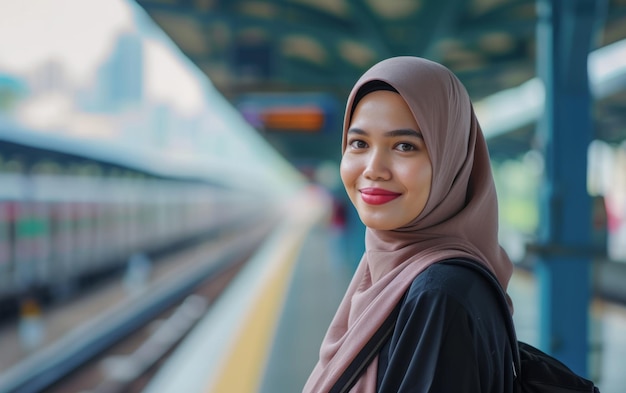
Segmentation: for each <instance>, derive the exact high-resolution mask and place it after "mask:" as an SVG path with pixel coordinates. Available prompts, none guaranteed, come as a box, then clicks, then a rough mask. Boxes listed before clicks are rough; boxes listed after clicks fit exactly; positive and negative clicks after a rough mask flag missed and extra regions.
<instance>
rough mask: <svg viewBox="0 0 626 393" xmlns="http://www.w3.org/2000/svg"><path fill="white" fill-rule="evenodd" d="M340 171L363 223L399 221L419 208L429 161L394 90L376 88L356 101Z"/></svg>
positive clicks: (375, 225) (377, 225)
mask: <svg viewBox="0 0 626 393" xmlns="http://www.w3.org/2000/svg"><path fill="white" fill-rule="evenodd" d="M340 172H341V180H342V181H343V184H344V186H345V188H346V191H347V192H348V196H349V197H350V200H351V201H352V203H353V204H354V206H355V207H356V210H357V212H358V213H359V217H360V218H361V221H363V223H364V224H365V225H366V226H367V227H369V228H372V229H379V230H391V229H397V228H400V227H403V226H405V225H406V224H408V223H409V222H411V221H413V219H415V217H417V216H418V215H419V214H420V212H421V211H422V210H423V209H424V206H425V205H426V201H427V200H428V195H429V193H430V183H431V179H432V165H431V163H430V156H429V155H428V151H427V150H426V145H425V144H424V139H423V138H422V133H421V131H420V129H419V126H418V124H417V122H416V120H415V118H414V117H413V114H412V113H411V111H410V110H409V107H408V106H407V104H406V102H405V101H404V99H403V98H402V97H401V96H400V95H399V94H397V93H395V92H391V91H386V90H378V91H374V92H372V93H369V94H367V95H366V96H365V97H363V98H362V99H361V101H360V102H359V103H358V104H357V106H356V108H355V110H354V114H353V116H352V119H351V123H350V126H349V129H348V134H347V144H346V150H345V152H344V154H343V157H342V159H341V167H340Z"/></svg>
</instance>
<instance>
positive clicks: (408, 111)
mask: <svg viewBox="0 0 626 393" xmlns="http://www.w3.org/2000/svg"><path fill="white" fill-rule="evenodd" d="M342 152H343V155H342V160H341V166H340V172H341V179H342V181H343V184H344V187H345V189H346V191H347V193H348V196H349V198H350V200H351V202H352V204H354V206H355V208H356V210H357V212H358V214H359V217H360V219H361V221H362V222H363V223H364V224H365V226H366V233H365V253H364V254H363V256H362V258H361V261H360V263H359V266H358V267H357V270H356V272H355V274H354V277H353V278H352V281H351V283H350V285H349V287H348V289H347V292H346V294H345V297H344V299H343V300H342V302H341V304H340V305H339V308H338V310H337V312H336V314H335V317H334V318H333V320H332V322H331V325H330V327H329V329H328V331H327V333H326V336H325V338H324V340H323V342H322V345H321V349H320V358H319V360H318V363H317V365H316V366H315V368H314V370H313V372H312V374H311V375H310V377H309V379H308V381H307V383H306V385H305V387H304V392H306V393H310V392H314V393H322V392H329V391H334V390H333V386H335V385H336V384H337V382H338V380H343V379H344V378H346V374H345V371H346V369H347V368H348V366H349V364H350V363H351V362H352V361H353V359H354V358H355V357H357V354H359V352H360V351H361V350H362V348H363V347H365V346H366V344H367V343H368V342H371V339H372V337H373V336H374V335H375V334H376V333H377V331H378V330H379V327H380V326H381V325H383V323H384V321H385V320H386V319H387V318H388V317H389V316H390V315H391V318H392V319H393V320H394V321H395V325H393V330H392V331H391V334H390V336H389V337H388V338H387V339H385V340H383V341H382V342H381V348H380V349H379V350H376V351H374V355H373V360H372V361H371V363H369V365H366V366H365V369H364V371H363V372H361V373H356V374H354V375H352V377H353V379H354V380H355V381H356V382H355V384H354V386H353V387H352V388H351V389H350V392H359V393H370V392H372V393H373V392H381V393H391V392H393V393H398V392H438V393H443V392H455V393H462V392H476V393H478V392H480V393H489V392H492V393H507V392H512V391H513V380H514V372H513V368H512V361H513V354H512V349H511V344H510V343H509V337H508V334H507V330H506V324H505V319H504V317H505V315H503V314H502V312H501V308H500V306H499V304H500V303H499V301H500V300H499V298H498V293H497V292H495V291H494V290H493V287H492V284H490V283H489V282H488V281H487V280H486V279H485V278H484V277H483V276H482V275H481V274H480V273H478V272H476V271H475V270H473V269H471V268H469V267H467V266H462V265H458V264H453V263H450V262H451V261H452V260H455V259H457V260H458V259H463V260H465V261H471V262H470V263H480V264H483V265H484V266H486V267H487V268H488V269H489V270H491V271H492V272H493V273H494V274H495V275H496V277H497V279H498V281H499V282H500V284H501V285H502V287H503V288H504V289H505V290H506V288H507V284H508V281H509V279H510V277H511V274H512V271H513V265H512V263H511V261H510V259H509V257H508V255H507V254H506V252H505V251H504V250H503V249H502V247H501V246H500V245H499V243H498V205H497V197H496V190H495V186H494V181H493V176H492V172H491V166H490V160H489V153H488V151H487V145H486V142H485V138H484V136H483V133H482V131H481V128H480V125H479V123H478V120H477V119H476V116H475V114H474V110H473V106H472V103H471V101H470V98H469V95H468V93H467V91H466V90H465V88H464V87H463V85H462V84H461V82H460V81H459V80H458V79H457V77H456V76H455V75H454V74H453V73H452V72H451V71H450V70H448V69H447V68H446V67H444V66H442V65H440V64H437V63H434V62H432V61H429V60H426V59H422V58H417V57H408V56H406V57H395V58H390V59H387V60H383V61H381V62H380V63H378V64H376V65H374V66H373V67H372V68H370V69H369V70H368V71H367V72H366V73H365V74H364V75H363V76H362V77H361V78H360V79H359V80H358V81H357V83H356V85H355V86H354V88H353V89H352V92H351V93H350V95H349V98H348V102H347V106H346V113H345V118H344V126H343V137H342ZM507 300H508V302H509V308H510V310H511V312H512V310H513V306H512V303H511V301H510V298H508V299H507ZM366 364H367V363H366ZM348 379H349V378H348ZM336 388H337V386H335V387H334V389H336Z"/></svg>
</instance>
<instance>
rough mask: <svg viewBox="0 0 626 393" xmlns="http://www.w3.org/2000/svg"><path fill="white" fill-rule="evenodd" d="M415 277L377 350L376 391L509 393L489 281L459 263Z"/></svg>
mask: <svg viewBox="0 0 626 393" xmlns="http://www.w3.org/2000/svg"><path fill="white" fill-rule="evenodd" d="M420 276H421V277H419V276H418V277H419V278H418V279H416V281H415V282H414V283H413V285H412V286H411V288H410V289H409V291H408V292H407V295H406V297H405V299H404V301H403V304H402V306H401V309H400V314H399V316H398V320H397V324H396V327H395V330H394V333H393V335H392V337H391V338H390V340H389V341H388V342H387V343H386V344H385V346H384V347H383V348H382V350H381V352H380V355H379V365H378V392H379V393H406V392H411V393H413V392H415V393H428V392H434V393H442V392H444V393H445V392H455V393H486V392H498V393H502V392H508V391H510V390H511V389H512V385H511V386H510V387H509V386H508V385H510V375H509V374H510V373H511V372H512V370H508V368H510V367H508V366H507V365H510V364H511V355H510V353H509V352H510V347H509V345H508V336H507V333H506V328H505V325H504V322H503V319H502V316H501V312H500V311H499V308H498V304H497V301H496V299H495V298H494V296H493V293H492V291H491V288H490V287H489V285H488V284H486V283H485V282H484V280H481V279H480V277H476V276H475V275H474V274H473V273H472V272H469V271H468V270H467V269H465V268H459V267H451V266H437V267H434V268H433V267H430V268H428V269H427V270H426V271H425V272H423V273H422V274H421V275H420ZM507 367H508V368H507Z"/></svg>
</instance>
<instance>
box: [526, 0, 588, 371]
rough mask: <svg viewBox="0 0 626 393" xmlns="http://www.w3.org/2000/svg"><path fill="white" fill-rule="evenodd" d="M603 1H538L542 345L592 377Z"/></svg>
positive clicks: (538, 262)
mask: <svg viewBox="0 0 626 393" xmlns="http://www.w3.org/2000/svg"><path fill="white" fill-rule="evenodd" d="M598 3H599V1H597V0H538V4H537V5H538V8H537V11H538V17H539V22H538V28H537V50H538V52H537V59H538V60H537V71H538V74H539V76H540V77H541V79H542V80H543V83H544V85H545V93H546V94H545V98H546V101H545V113H544V114H543V117H542V118H541V120H540V122H539V128H538V133H539V134H538V136H539V140H540V142H541V143H542V145H543V152H544V157H545V179H544V180H545V182H544V184H543V190H542V202H541V208H542V214H541V220H542V222H541V229H540V233H539V244H538V245H537V248H536V251H537V267H536V277H537V280H538V289H539V291H540V293H539V299H540V305H539V308H540V313H539V315H540V342H539V346H540V347H541V348H542V349H543V350H545V351H546V352H548V353H550V354H552V355H553V356H555V357H557V358H558V359H560V360H562V361H563V362H565V363H566V364H567V365H568V366H570V367H571V368H572V369H573V370H574V371H576V372H578V373H580V374H582V375H587V374H588V364H587V359H588V352H589V337H588V336H589V328H588V325H589V303H590V297H591V282H590V266H591V262H592V260H591V252H590V250H591V247H590V232H591V203H590V198H589V195H588V192H587V184H586V173H587V147H588V145H589V142H590V141H591V138H592V116H591V98H590V91H589V82H588V75H587V55H588V53H589V52H590V50H591V42H592V36H593V30H594V27H595V18H596V6H597V4H598Z"/></svg>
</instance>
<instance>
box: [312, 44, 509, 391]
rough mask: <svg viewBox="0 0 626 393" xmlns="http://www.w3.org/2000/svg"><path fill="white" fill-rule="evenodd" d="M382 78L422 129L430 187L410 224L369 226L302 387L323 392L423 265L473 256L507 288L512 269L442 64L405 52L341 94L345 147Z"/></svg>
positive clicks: (467, 120)
mask: <svg viewBox="0 0 626 393" xmlns="http://www.w3.org/2000/svg"><path fill="white" fill-rule="evenodd" d="M380 82H384V83H385V84H388V85H389V86H391V87H393V88H394V89H395V90H396V91H397V92H398V93H399V94H400V95H401V96H402V98H403V99H404V100H405V101H406V103H407V104H408V106H409V108H410V110H411V111H412V113H413V116H414V117H415V119H416V121H417V123H418V125H419V127H420V130H421V132H422V134H423V137H424V142H425V145H426V148H427V150H428V153H429V155H430V159H431V164H432V171H433V174H432V184H431V192H430V195H429V197H428V201H427V203H426V206H425V207H424V209H423V211H422V212H421V213H420V215H419V216H418V217H415V218H414V219H413V220H412V221H411V222H410V223H409V224H408V225H407V226H405V227H402V228H398V229H396V230H392V231H381V230H372V229H369V228H367V229H366V234H365V253H364V255H363V256H362V258H361V261H360V263H359V266H358V267H357V270H356V272H355V274H354V277H353V278H352V281H351V283H350V285H349V287H348V289H347V292H346V294H345V296H344V298H343V300H342V302H341V304H340V305H339V308H338V310H337V313H336V314H335V317H334V318H333V321H332V322H331V325H330V327H329V329H328V331H327V333H326V336H325V338H324V341H323V342H322V346H321V349H320V358H319V361H318V363H317V365H316V367H315V369H314V370H313V372H312V374H311V376H310V377H309V380H308V381H307V384H306V385H305V387H304V392H305V393H323V392H328V390H329V389H330V388H331V387H332V386H333V384H334V383H335V382H336V380H337V379H338V378H339V376H340V375H341V373H342V372H343V371H344V370H345V368H346V367H347V366H348V365H349V363H350V362H351V361H352V359H353V358H354V357H355V356H356V354H357V353H358V352H359V351H360V350H361V348H362V347H363V346H364V345H365V344H366V343H367V341H368V340H369V339H370V338H371V336H372V335H373V334H374V333H375V332H376V330H377V329H378V327H379V326H380V325H381V324H382V323H383V321H384V320H385V318H386V317H387V316H388V315H389V313H390V312H391V311H392V310H393V308H394V307H395V305H396V304H397V302H398V301H400V299H401V298H402V296H403V295H404V293H405V292H406V291H407V289H408V288H409V286H410V285H411V283H412V282H413V280H414V278H415V277H416V276H417V275H418V274H419V273H420V272H422V271H423V270H424V269H426V268H427V267H428V266H430V265H432V264H434V263H437V262H440V261H442V260H445V259H449V258H455V257H465V258H471V259H473V260H476V261H478V262H480V263H483V264H485V265H486V266H487V267H488V268H489V269H490V270H491V271H492V272H494V273H495V275H496V276H497V278H498V280H499V281H500V283H501V284H502V287H503V288H505V290H506V288H507V285H508V281H509V279H510V276H511V274H512V270H513V265H512V263H511V261H510V260H509V257H508V256H507V254H506V252H505V251H504V250H503V249H502V248H501V247H500V245H499V243H498V206H497V198H496V191H495V186H494V182H493V176H492V173H491V165H490V161H489V153H488V150H487V145H486V142H485V139H484V136H483V133H482V130H481V128H480V125H479V123H478V120H477V119H476V116H475V114H474V110H473V107H472V104H471V101H470V98H469V95H468V93H467V91H466V90H465V88H464V87H463V85H462V84H461V82H460V81H459V80H458V78H457V77H456V76H455V75H454V74H453V73H452V72H451V71H450V70H448V69H447V68H446V67H444V66H442V65H440V64H438V63H435V62H432V61H429V60H426V59H423V58H418V57H409V56H403V57H394V58H390V59H387V60H383V61H381V62H380V63H378V64H376V65H374V66H373V67H372V68H370V69H369V70H368V71H367V72H366V73H365V74H364V75H363V76H362V77H361V78H360V79H359V80H358V81H357V83H356V85H355V86H354V88H353V89H352V91H351V93H350V96H349V98H348V102H347V105H346V113H345V118H344V124H343V139H342V151H344V150H345V148H346V132H347V130H348V128H349V126H350V122H351V115H352V112H353V110H354V107H355V106H356V104H357V100H358V99H359V98H360V97H362V93H363V91H362V89H363V88H364V87H365V88H366V89H367V88H368V86H369V87H370V88H371V86H372V84H373V83H380ZM357 97H359V98H357ZM511 309H512V306H511ZM376 371H377V362H376V361H374V362H373V363H372V364H371V365H370V366H369V368H368V369H367V371H366V372H365V374H364V375H363V376H362V377H361V378H360V379H359V381H358V382H357V385H356V386H355V388H353V390H352V391H353V392H359V393H361V392H363V393H369V392H372V393H373V392H375V390H376Z"/></svg>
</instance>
